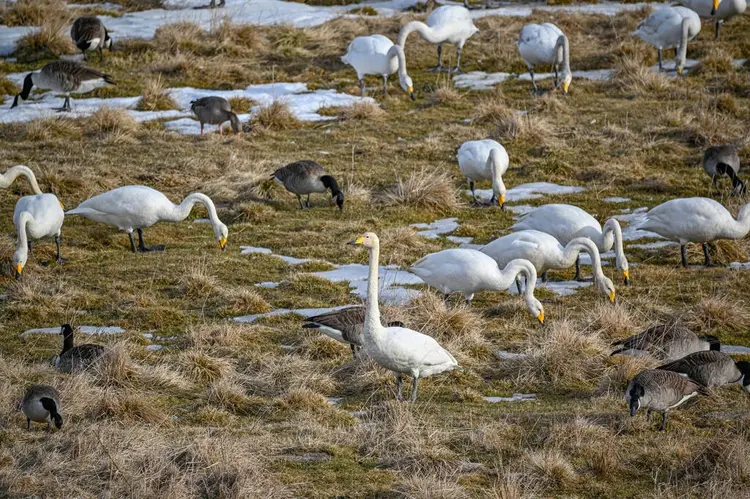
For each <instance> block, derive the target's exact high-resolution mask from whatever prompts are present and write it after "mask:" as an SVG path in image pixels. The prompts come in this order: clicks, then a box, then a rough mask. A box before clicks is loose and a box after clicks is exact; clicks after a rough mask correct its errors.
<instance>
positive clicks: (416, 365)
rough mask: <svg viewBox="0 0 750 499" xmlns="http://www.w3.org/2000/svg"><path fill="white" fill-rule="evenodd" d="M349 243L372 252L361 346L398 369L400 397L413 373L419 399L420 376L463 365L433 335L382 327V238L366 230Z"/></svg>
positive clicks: (385, 364)
mask: <svg viewBox="0 0 750 499" xmlns="http://www.w3.org/2000/svg"><path fill="white" fill-rule="evenodd" d="M349 244H356V245H362V246H364V247H365V248H367V249H368V251H369V253H370V270H369V274H368V277H367V300H366V304H365V305H366V307H367V308H366V310H365V329H364V334H363V335H362V346H363V347H364V349H365V352H366V353H367V355H369V356H370V357H372V359H373V360H375V362H377V363H378V364H379V365H380V366H382V367H384V368H386V369H389V370H391V371H394V372H395V373H396V387H397V394H396V396H397V398H398V399H399V400H403V395H402V393H401V389H402V384H403V379H402V375H404V374H407V375H409V376H411V377H412V390H411V401H412V402H415V401H416V400H417V387H418V385H419V378H425V377H427V376H432V375H433V374H438V373H441V372H444V371H451V370H453V369H460V367H459V366H458V362H457V361H456V359H455V358H454V357H453V355H451V354H450V353H449V352H448V351H447V350H446V349H444V348H443V347H442V346H440V344H439V343H438V342H437V341H435V339H434V338H432V337H431V336H427V335H426V334H422V333H419V332H417V331H414V330H412V329H408V328H404V327H383V325H382V324H381V322H380V307H379V305H378V264H379V259H380V241H379V240H378V236H376V235H375V234H374V233H372V232H366V233H365V234H363V235H361V236H359V237H358V238H356V239H354V240H353V241H350V242H349Z"/></svg>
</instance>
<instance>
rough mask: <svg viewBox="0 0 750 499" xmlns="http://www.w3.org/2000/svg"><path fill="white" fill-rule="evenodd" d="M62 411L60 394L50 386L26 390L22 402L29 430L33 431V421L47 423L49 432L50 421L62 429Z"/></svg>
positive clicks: (32, 386)
mask: <svg viewBox="0 0 750 499" xmlns="http://www.w3.org/2000/svg"><path fill="white" fill-rule="evenodd" d="M61 409H62V407H61V405H60V393H58V391H57V390H55V389H54V388H53V387H51V386H49V385H31V386H30V387H29V388H27V389H26V393H24V395H23V402H21V411H23V414H24V416H26V429H27V430H31V422H32V421H34V422H35V423H47V432H49V431H50V421H54V422H55V428H57V429H58V430H60V429H62V425H63V419H62V416H61V415H60V410H61Z"/></svg>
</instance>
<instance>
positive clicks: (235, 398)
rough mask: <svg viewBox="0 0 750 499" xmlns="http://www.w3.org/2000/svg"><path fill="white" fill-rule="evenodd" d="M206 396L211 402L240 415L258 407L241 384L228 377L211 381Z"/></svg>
mask: <svg viewBox="0 0 750 499" xmlns="http://www.w3.org/2000/svg"><path fill="white" fill-rule="evenodd" d="M206 398H207V399H208V401H209V402H210V403H211V404H213V405H216V406H218V407H221V408H223V409H226V410H228V411H229V412H232V413H234V414H238V415H247V414H250V413H251V412H252V411H253V410H254V409H255V408H257V404H256V403H254V402H253V400H251V399H250V398H249V397H248V396H247V395H246V394H245V390H244V389H243V388H242V387H241V386H240V385H238V384H237V383H234V382H232V381H229V380H226V379H222V380H219V381H216V382H214V383H211V384H210V385H209V386H208V388H207V389H206Z"/></svg>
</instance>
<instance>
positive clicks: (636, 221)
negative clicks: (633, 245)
mask: <svg viewBox="0 0 750 499" xmlns="http://www.w3.org/2000/svg"><path fill="white" fill-rule="evenodd" d="M622 211H623V213H624V214H623V215H615V219H616V220H619V221H620V222H627V224H628V226H627V227H623V229H622V239H623V240H624V241H637V240H638V239H645V238H654V239H664V238H663V237H661V236H660V235H659V234H656V233H655V232H649V231H647V230H638V229H639V228H640V227H641V226H642V225H643V224H645V223H646V213H648V208H646V207H645V206H643V207H641V208H638V209H635V210H632V211H631V210H630V209H627V210H622Z"/></svg>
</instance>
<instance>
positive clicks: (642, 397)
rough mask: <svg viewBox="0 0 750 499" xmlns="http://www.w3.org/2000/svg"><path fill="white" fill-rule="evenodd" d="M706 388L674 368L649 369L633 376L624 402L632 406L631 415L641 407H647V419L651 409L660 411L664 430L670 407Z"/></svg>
mask: <svg viewBox="0 0 750 499" xmlns="http://www.w3.org/2000/svg"><path fill="white" fill-rule="evenodd" d="M703 391H704V387H703V386H702V385H700V384H699V383H697V382H696V381H694V380H692V379H689V378H685V377H683V376H680V375H679V374H677V373H673V372H671V371H660V370H658V369H650V370H647V371H642V372H640V373H638V374H637V375H636V376H635V378H633V380H632V381H631V382H630V384H629V385H628V388H627V390H625V401H626V402H627V403H628V406H629V407H630V416H635V413H636V412H637V411H638V409H647V411H648V412H647V413H646V417H647V418H650V416H651V413H652V412H660V413H661V426H659V431H665V430H666V429H667V417H668V413H669V411H670V409H674V408H675V407H677V406H679V405H682V404H683V403H684V402H686V401H687V400H689V399H691V398H693V397H695V396H696V395H698V394H699V393H702V392H703Z"/></svg>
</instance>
